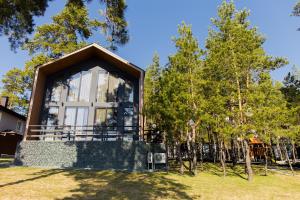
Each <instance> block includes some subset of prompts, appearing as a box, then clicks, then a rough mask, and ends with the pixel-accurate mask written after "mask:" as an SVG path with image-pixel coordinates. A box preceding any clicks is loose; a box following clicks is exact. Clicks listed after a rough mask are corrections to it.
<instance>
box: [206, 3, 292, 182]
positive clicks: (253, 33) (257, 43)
mask: <svg viewBox="0 0 300 200" xmlns="http://www.w3.org/2000/svg"><path fill="white" fill-rule="evenodd" d="M248 16H249V12H248V11H247V10H241V11H237V10H236V8H235V5H234V3H233V2H229V3H227V2H226V1H223V3H222V5H221V6H220V7H219V10H218V17H217V18H213V19H212V23H213V25H214V28H213V29H210V30H209V37H208V39H207V41H206V48H207V58H206V65H205V66H206V69H205V70H204V71H206V73H205V76H206V77H208V79H209V80H210V81H213V82H216V83H219V84H220V86H221V87H217V89H218V90H217V91H218V92H219V94H220V96H224V94H225V97H226V96H227V99H226V98H225V99H226V102H223V105H224V104H227V105H228V106H227V107H228V109H229V110H230V112H231V115H230V116H229V118H230V117H231V119H230V122H231V123H232V124H233V127H234V128H235V131H234V133H235V135H236V137H239V138H242V139H243V143H244V145H245V149H246V158H245V161H246V162H245V163H246V166H245V168H246V171H247V174H248V180H249V181H251V180H252V174H253V172H252V168H251V159H250V148H249V144H248V139H249V137H251V134H250V133H251V130H252V127H251V124H249V123H248V117H247V115H246V112H247V110H248V109H251V107H249V104H248V96H249V93H250V92H251V91H250V87H251V85H252V84H253V80H254V78H255V76H254V75H255V74H257V73H260V72H261V71H263V70H270V69H276V68H278V67H280V66H283V65H284V64H286V63H287V62H286V60H285V59H283V58H273V57H270V56H268V55H266V54H265V51H264V50H263V47H262V45H263V43H264V41H265V39H264V38H263V37H262V36H261V35H260V34H259V33H258V31H257V29H256V28H254V27H251V26H250V22H249V21H248V20H247V17H248ZM225 87H226V88H225Z"/></svg>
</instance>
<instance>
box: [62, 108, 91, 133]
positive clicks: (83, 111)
mask: <svg viewBox="0 0 300 200" xmlns="http://www.w3.org/2000/svg"><path fill="white" fill-rule="evenodd" d="M64 125H65V126H67V127H68V128H71V129H73V128H76V130H81V129H82V128H83V127H84V126H87V125H88V108H87V107H66V111H65V121H64Z"/></svg>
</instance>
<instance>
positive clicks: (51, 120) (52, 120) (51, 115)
mask: <svg viewBox="0 0 300 200" xmlns="http://www.w3.org/2000/svg"><path fill="white" fill-rule="evenodd" d="M57 124H58V107H54V106H53V107H50V108H49V111H48V116H47V128H49V129H53V127H51V126H55V125H57Z"/></svg>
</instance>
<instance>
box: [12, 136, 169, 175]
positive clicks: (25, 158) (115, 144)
mask: <svg viewBox="0 0 300 200" xmlns="http://www.w3.org/2000/svg"><path fill="white" fill-rule="evenodd" d="M153 148H154V149H156V150H155V151H159V152H164V149H165V148H164V147H163V145H158V146H157V147H153V146H151V145H149V144H146V143H145V142H142V141H131V142H128V141H68V142H64V141H23V142H21V143H20V145H19V146H18V147H17V152H16V156H15V165H19V166H36V167H52V168H97V169H116V170H128V171H144V170H146V168H147V153H148V152H149V151H153Z"/></svg>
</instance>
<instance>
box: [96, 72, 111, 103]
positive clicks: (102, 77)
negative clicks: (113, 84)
mask: <svg viewBox="0 0 300 200" xmlns="http://www.w3.org/2000/svg"><path fill="white" fill-rule="evenodd" d="M107 89H108V73H107V72H106V71H99V76H98V89H97V102H106V101H107V96H106V94H107Z"/></svg>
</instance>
